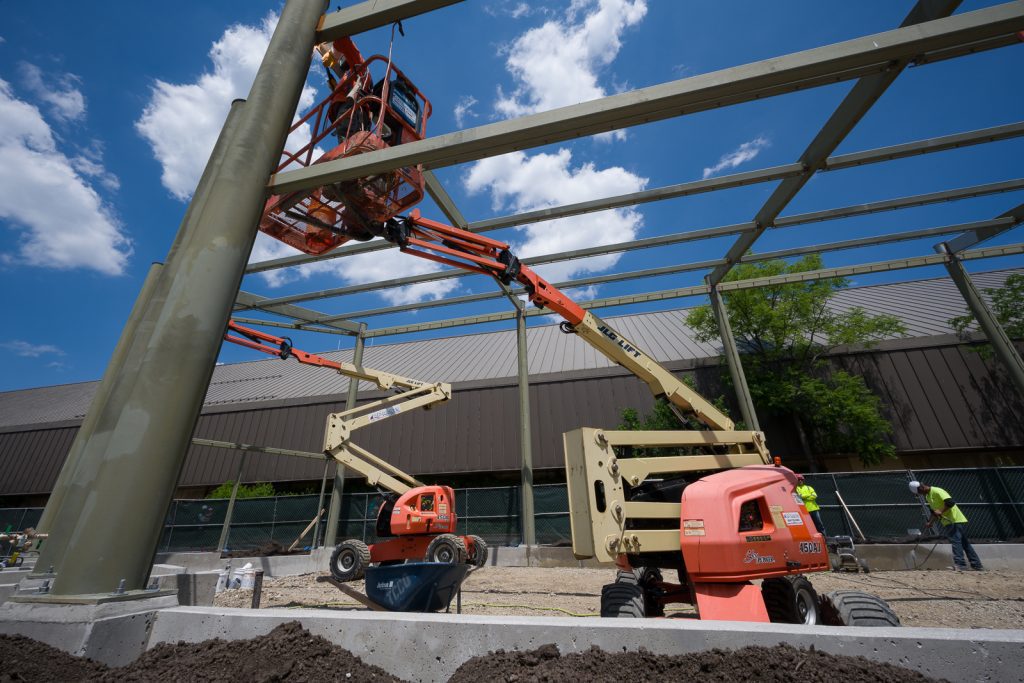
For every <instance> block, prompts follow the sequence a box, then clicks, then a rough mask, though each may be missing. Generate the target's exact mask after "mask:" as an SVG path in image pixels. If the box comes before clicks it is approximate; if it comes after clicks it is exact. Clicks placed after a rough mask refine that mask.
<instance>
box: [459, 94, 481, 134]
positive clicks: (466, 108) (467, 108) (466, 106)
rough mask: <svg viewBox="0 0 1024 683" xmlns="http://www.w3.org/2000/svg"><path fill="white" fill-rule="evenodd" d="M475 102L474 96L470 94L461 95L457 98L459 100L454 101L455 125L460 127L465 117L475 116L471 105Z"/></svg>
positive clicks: (473, 117) (471, 117)
mask: <svg viewBox="0 0 1024 683" xmlns="http://www.w3.org/2000/svg"><path fill="white" fill-rule="evenodd" d="M474 104H476V98H475V97H473V96H472V95H463V96H462V97H460V98H459V101H458V102H456V103H455V109H454V113H455V125H456V126H458V127H459V128H462V124H464V123H465V122H466V119H475V118H477V113H476V112H475V111H473V105H474Z"/></svg>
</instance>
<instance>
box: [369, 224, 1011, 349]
mask: <svg viewBox="0 0 1024 683" xmlns="http://www.w3.org/2000/svg"><path fill="white" fill-rule="evenodd" d="M1017 254H1024V243H1018V244H1009V245H1006V246H1003V247H988V248H984V249H973V250H971V251H965V252H963V253H962V254H959V258H961V259H962V260H972V259H986V258H996V257H999V256H1013V255H1017ZM947 258H948V256H946V255H945V254H931V255H928V256H917V257H913V258H904V259H892V260H890V261H880V262H876V263H863V264H859V265H854V266H841V267H838V268H824V269H822V270H812V271H806V272H803V273H790V274H787V275H778V276H772V277H764V278H755V279H751V280H735V281H732V282H723V283H721V284H719V285H718V289H719V291H721V292H726V291H731V290H738V289H754V288H758V287H770V286H774V285H781V284H794V283H797V282H807V281H810V280H823V279H826V278H832V277H845V276H849V275H863V274H866V273H884V272H889V271H893V270H905V269H908V268H921V267H923V266H931V265H937V264H941V263H944V262H945V259H947ZM709 291H710V288H709V287H708V286H707V285H706V284H704V285H694V286H692V287H679V288H675V289H665V290H661V291H657V292H645V293H643V294H627V295H625V296H616V297H609V298H606V299H594V300H593V301H583V302H580V306H581V307H583V308H585V309H588V310H589V309H594V308H608V307H610V306H624V305H627V304H637V303H646V302H650V301H664V300H666V299H680V298H684V297H689V296H700V295H702V294H707V293H708V292H709ZM515 315H516V313H515V312H514V311H505V312H501V313H492V314H485V315H472V316H466V317H464V318H449V319H447V320H436V321H432V322H426V323H417V324H414V325H398V326H395V327H382V328H379V329H376V330H371V331H369V332H367V333H366V336H367V337H386V336H390V335H396V334H409V333H412V332H424V331H427V330H440V329H447V328H451V327H461V326H466V325H479V324H483V323H489V322H498V321H502V320H511V319H512V318H514V317H515ZM526 315H528V316H535V315H551V312H550V311H547V310H543V309H529V310H528V311H527V312H526Z"/></svg>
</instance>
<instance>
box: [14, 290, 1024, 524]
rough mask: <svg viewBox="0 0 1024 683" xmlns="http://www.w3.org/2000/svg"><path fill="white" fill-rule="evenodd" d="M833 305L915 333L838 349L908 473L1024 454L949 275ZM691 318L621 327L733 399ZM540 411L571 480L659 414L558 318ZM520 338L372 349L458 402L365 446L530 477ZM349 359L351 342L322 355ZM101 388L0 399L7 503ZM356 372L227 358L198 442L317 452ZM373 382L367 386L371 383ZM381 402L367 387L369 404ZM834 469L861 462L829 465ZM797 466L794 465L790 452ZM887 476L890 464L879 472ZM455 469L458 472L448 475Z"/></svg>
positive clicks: (489, 474)
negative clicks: (641, 418) (576, 464)
mask: <svg viewBox="0 0 1024 683" xmlns="http://www.w3.org/2000/svg"><path fill="white" fill-rule="evenodd" d="M1013 272H1020V271H995V272H990V273H982V274H979V275H977V277H976V281H977V283H978V286H979V287H983V288H986V287H988V288H991V287H998V286H1001V285H1002V283H1003V281H1004V280H1005V278H1006V276H1007V275H1009V274H1011V273H1013ZM833 305H834V306H835V307H837V308H840V309H844V308H849V307H853V306H861V307H863V308H865V309H867V310H868V311H869V312H871V313H875V314H878V313H889V314H893V315H896V316H898V317H900V318H901V319H902V320H903V321H904V324H905V325H906V327H907V329H908V337H907V338H903V339H893V340H890V341H886V342H882V343H881V344H879V345H878V346H876V347H874V348H872V349H866V350H865V349H847V350H843V351H841V352H837V353H836V354H833V356H832V357H831V358H830V361H831V362H833V363H835V364H836V365H837V366H838V367H842V368H844V369H846V370H848V371H850V372H854V373H857V374H861V375H863V376H864V377H865V379H866V380H867V382H868V384H869V385H870V386H871V387H872V389H873V390H874V391H876V392H877V393H878V394H879V395H880V396H881V397H882V400H883V403H884V404H885V406H886V409H887V411H888V417H889V419H890V420H891V421H892V423H893V427H894V434H893V439H894V442H895V445H896V448H897V451H898V453H899V454H900V456H901V458H902V459H903V464H905V465H907V466H911V467H928V466H931V467H939V466H984V465H996V464H1022V463H1024V419H1022V418H1021V416H1022V415H1024V401H1022V399H1021V397H1019V396H1018V395H1017V394H1016V391H1015V389H1014V388H1013V386H1012V385H1011V384H1010V383H1009V381H1008V380H1007V379H1006V378H1005V377H1004V373H1003V370H1002V368H1001V367H999V365H998V363H997V362H996V361H995V360H992V359H986V358H984V357H982V356H981V355H979V354H978V353H976V352H974V351H972V350H970V348H969V347H970V344H967V343H964V342H962V341H961V340H960V339H958V338H957V337H956V336H955V335H954V334H952V330H951V329H950V328H949V325H948V323H947V321H948V320H949V319H950V318H952V317H954V316H956V315H960V314H962V313H963V311H964V304H963V300H962V299H961V298H960V295H959V293H958V292H957V291H956V288H955V287H954V286H953V284H952V282H951V281H949V280H948V279H946V278H939V279H934V280H919V281H914V282H907V283H897V284H888V285H877V286H872V287H859V288H851V289H848V290H846V291H843V292H841V293H839V294H837V295H836V296H835V297H834V300H833ZM685 315H686V311H685V310H675V311H666V312H659V313H648V314H642V315H634V316H627V317H622V318H612V319H611V320H612V321H613V322H614V325H615V326H616V328H617V329H619V330H621V331H622V332H623V334H625V335H626V336H627V337H629V338H630V339H632V340H634V341H635V342H636V343H637V344H638V345H640V346H641V347H643V348H644V349H645V350H647V351H648V352H649V353H651V355H653V356H655V357H656V358H657V359H658V360H659V361H661V362H663V363H665V365H666V366H667V367H668V368H669V369H671V370H673V371H678V372H692V373H694V374H695V377H696V380H697V383H698V388H699V389H700V390H701V391H702V392H703V393H704V394H705V395H709V396H715V395H720V394H723V393H726V392H727V390H725V389H723V387H722V383H721V378H722V376H723V372H724V369H723V368H722V367H721V366H720V365H719V360H718V358H717V349H716V348H715V347H714V346H713V345H710V344H702V343H699V342H697V341H696V340H694V339H693V333H692V331H691V330H690V329H688V328H687V327H686V325H685V323H684V319H685ZM528 345H529V353H530V362H529V369H530V408H531V414H532V436H533V444H532V446H533V460H534V462H533V464H534V468H535V470H537V472H538V478H539V480H540V481H543V480H544V479H545V478H550V479H552V480H558V479H559V478H560V476H561V473H560V468H561V467H562V445H561V435H562V433H563V432H565V431H568V430H570V429H575V428H576V427H580V426H595V427H608V428H614V427H615V426H617V425H618V423H619V421H620V415H621V412H622V409H623V408H627V407H632V408H636V409H638V410H640V411H646V410H649V409H650V407H651V405H652V399H651V396H650V394H649V392H648V390H647V387H646V385H644V384H643V383H641V382H640V381H639V380H637V379H636V378H634V377H633V376H632V375H629V374H628V373H626V372H625V371H624V370H622V369H621V368H619V367H617V366H612V365H611V364H610V363H609V362H608V361H607V360H606V359H605V358H604V357H603V356H600V355H599V354H598V353H597V352H595V351H594V350H593V349H591V348H590V347H588V346H586V345H585V344H583V343H582V342H580V341H579V340H578V339H576V338H575V336H573V335H565V334H562V333H561V332H560V331H559V330H558V327H557V325H549V326H540V327H534V328H531V329H530V330H529V332H528ZM515 354H516V341H515V332H514V331H507V332H490V333H484V334H473V335H465V336H460V337H450V338H443V339H433V340H427V341H415V342H407V343H400V344H388V345H376V346H368V347H367V349H366V353H365V357H364V363H365V365H367V366H370V367H374V368H378V369H382V370H388V371H391V372H396V373H399V374H401V375H404V376H408V377H415V378H418V379H423V380H430V381H446V382H450V383H451V384H452V385H453V389H454V396H453V400H452V401H450V402H449V403H447V404H445V405H442V406H438V407H435V408H434V409H432V410H430V411H414V412H412V413H410V414H407V415H403V416H400V417H397V418H394V419H392V420H388V421H386V422H384V423H381V424H380V425H377V426H374V427H369V428H366V429H365V430H361V431H360V432H359V433H358V434H357V435H356V437H355V440H356V441H357V443H359V444H360V445H362V446H363V447H365V448H368V449H369V450H371V451H372V452H374V453H377V454H379V455H381V456H383V457H385V458H386V459H388V460H389V461H390V462H393V463H394V464H396V465H397V466H398V467H400V468H402V469H404V470H407V471H409V472H411V473H414V474H417V475H422V476H424V477H427V478H440V475H445V478H446V479H448V480H451V481H453V482H460V481H462V482H465V481H472V482H473V483H475V484H479V483H485V482H487V481H495V480H498V479H501V480H505V481H515V480H517V479H518V476H519V469H520V458H521V456H520V448H519V422H518V421H519V410H518V386H517V380H516V355H515ZM324 355H326V356H328V357H332V358H334V359H337V360H351V351H339V352H332V353H326V354H324ZM97 386H98V382H88V383H82V384H72V385H63V386H54V387H42V388H38V389H27V390H22V391H12V392H6V393H0V501H2V502H0V506H2V505H4V504H7V505H23V504H30V505H31V504H39V503H41V502H42V501H43V500H45V497H46V495H48V493H49V491H50V489H51V487H52V485H53V482H54V481H55V479H56V477H57V474H58V472H59V469H60V466H61V464H62V462H63V460H64V457H65V456H66V454H67V452H68V449H69V448H70V446H71V442H72V441H73V439H74V437H75V434H76V432H77V430H78V426H79V425H80V424H81V421H82V418H83V417H84V415H85V411H86V410H87V408H88V405H89V402H90V401H91V399H92V396H93V394H94V392H95V390H96V387H97ZM347 388H348V380H347V379H346V378H344V377H341V376H338V375H335V374H334V373H331V372H327V371H324V370H322V369H317V368H309V367H306V366H300V365H297V364H295V363H293V362H285V361H280V360H276V359H271V360H260V361H254V362H248V363H238V364H232V365H223V366H219V367H217V369H216V371H215V372H214V376H213V380H212V381H211V383H210V387H209V391H208V393H207V397H206V403H205V407H204V409H203V413H202V416H201V417H200V419H199V423H198V425H197V427H196V432H195V436H197V437H204V438H208V439H215V440H221V441H232V442H242V443H252V444H259V445H262V446H273V447H280V448H289V449H294V450H304V451H310V452H318V451H319V450H320V448H321V441H322V437H323V427H324V424H325V418H326V416H327V415H328V414H329V413H331V412H336V411H339V410H342V409H343V404H344V396H345V394H346V392H347ZM363 388H364V389H368V387H363ZM376 396H379V395H375V394H374V393H373V392H371V391H368V390H364V391H361V393H360V399H365V400H370V399H373V398H375V397H376ZM762 426H763V428H764V429H765V431H766V432H767V436H768V443H769V445H770V447H771V448H772V451H773V453H775V454H781V455H783V456H786V454H787V453H798V452H799V447H798V444H797V441H796V439H795V437H794V435H793V434H792V432H791V430H790V428H789V427H788V426H787V425H783V424H772V423H771V422H770V421H769V422H768V423H767V424H765V425H762ZM240 457H243V456H242V455H241V454H240V453H239V452H237V451H225V450H221V449H215V448H208V447H193V448H192V449H191V451H190V453H189V455H188V459H187V462H186V464H185V468H184V471H183V472H182V475H181V479H180V481H179V492H178V494H179V495H181V496H187V495H195V494H201V493H203V492H205V491H206V490H208V489H209V488H211V487H214V486H217V485H218V484H220V483H222V482H224V481H226V480H229V479H232V478H233V477H234V476H235V471H236V469H237V466H238V458H240ZM244 457H245V458H246V464H245V468H244V470H243V481H246V482H254V481H271V482H279V483H284V482H296V483H298V482H312V481H314V480H315V481H317V482H319V480H320V478H321V476H322V475H323V471H324V466H323V464H322V463H320V462H318V461H314V460H308V459H301V458H291V457H283V456H273V455H268V454H262V453H247V454H246V455H245V456H244ZM826 461H827V462H828V463H829V468H830V469H832V470H850V469H856V468H858V467H859V464H858V463H857V461H856V458H850V457H845V456H833V457H829V458H826ZM787 462H788V463H792V464H798V463H799V461H794V460H793V459H792V458H789V459H787ZM884 467H885V468H887V469H892V467H893V463H887V464H885V465H884ZM453 477H454V479H453Z"/></svg>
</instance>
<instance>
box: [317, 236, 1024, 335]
mask: <svg viewBox="0 0 1024 683" xmlns="http://www.w3.org/2000/svg"><path fill="white" fill-rule="evenodd" d="M1013 225H1015V222H1014V221H1013V219H1011V218H996V219H992V220H986V221H974V222H971V223H958V224H956V225H946V226H942V227H938V228H924V229H921V230H909V231H907V232H897V233H890V234H886V235H878V236H875V237H862V238H859V239H852V240H843V241H841V242H830V243H828V244H815V245H810V246H806V247H794V248H792V249H780V250H778V251H766V252H762V253H759V254H747V255H746V256H744V257H743V259H742V260H743V261H744V262H753V261H769V260H771V259H776V258H787V257H790V256H801V255H804V254H813V253H818V252H822V251H841V250H844V249H856V248H858V247H866V246H874V245H878V244H891V243H893V242H907V241H910V240H915V239H921V238H924V237H935V236H938V235H949V234H952V233H956V232H963V231H964V230H982V229H987V228H993V227H1012V226H1013ZM723 262H724V259H714V260H711V261H703V262H699V263H687V264H681V265H676V266H664V267H661V268H649V269H645V270H636V271H631V272H626V273H612V274H609V275H596V276H594V277H588V278H580V279H577V280H564V281H562V282H556V283H554V286H555V287H558V288H559V289H571V288H574V287H585V286H588V285H598V284H607V283H609V282H621V281H624V280H638V279H641V278H647V277H658V276H660V275H675V274H678V273H685V272H688V271H694V270H704V269H706V268H713V267H714V266H717V265H719V264H721V263H723ZM523 293H524V290H522V289H515V290H513V294H514V295H517V296H518V295H521V294H523ZM502 296H504V293H502V292H483V293H481V294H468V295H466V296H457V297H452V298H449V299H436V300H433V301H421V302H418V303H411V304H401V305H398V306H386V307H383V308H371V309H366V310H362V311H352V312H351V313H347V314H345V315H344V316H331V317H327V318H321V319H319V320H317V321H316V322H320V323H327V322H331V321H333V320H335V319H336V318H348V319H350V320H363V319H365V318H370V317H373V316H376V315H386V314H389V313H402V312H405V311H417V310H424V309H428V308H439V307H441V306H454V305H457V304H465V303H474V302H477V301H487V300H490V299H498V298H501V297H502Z"/></svg>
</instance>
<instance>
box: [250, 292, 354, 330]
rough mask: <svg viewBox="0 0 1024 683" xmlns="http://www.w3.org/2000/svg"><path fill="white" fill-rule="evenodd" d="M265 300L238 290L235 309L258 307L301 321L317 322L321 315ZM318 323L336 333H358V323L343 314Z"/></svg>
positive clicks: (305, 309)
mask: <svg viewBox="0 0 1024 683" xmlns="http://www.w3.org/2000/svg"><path fill="white" fill-rule="evenodd" d="M266 301H268V299H267V298H266V297H262V296H259V295H258V294H252V293H250V292H245V291H240V292H239V293H238V296H237V297H236V298H235V310H239V309H241V310H246V309H259V310H262V311H266V312H267V313H276V314H277V315H283V316H284V317H286V318H294V319H295V320H302V321H303V322H319V319H320V318H321V317H323V313H319V312H317V311H313V310H310V309H308V308H302V307H300V306H291V305H288V304H276V305H267V304H265V303H264V302H266ZM236 320H237V318H236ZM320 324H322V325H326V326H327V327H333V328H335V329H336V330H337V333H338V334H347V335H350V336H356V335H358V334H359V329H360V326H359V323H354V322H350V321H348V320H346V319H345V316H336V317H335V318H333V319H332V320H331V321H330V322H323V323H320Z"/></svg>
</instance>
